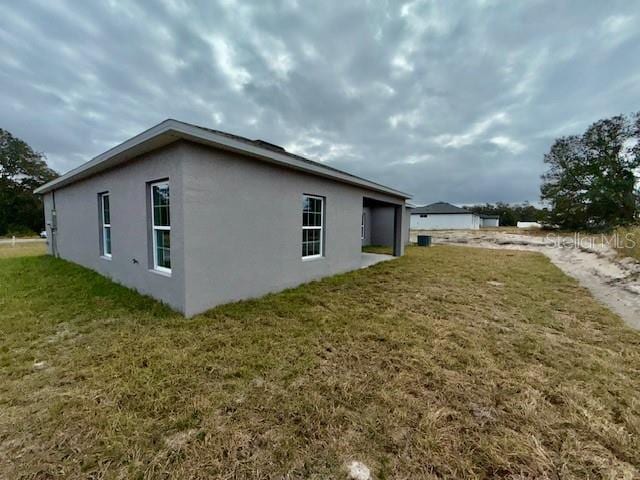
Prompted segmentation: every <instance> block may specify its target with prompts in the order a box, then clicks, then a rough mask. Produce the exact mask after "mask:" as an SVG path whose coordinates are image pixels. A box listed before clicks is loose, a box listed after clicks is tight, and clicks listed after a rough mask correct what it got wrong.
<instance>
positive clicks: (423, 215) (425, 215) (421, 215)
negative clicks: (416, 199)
mask: <svg viewBox="0 0 640 480" xmlns="http://www.w3.org/2000/svg"><path fill="white" fill-rule="evenodd" d="M428 216H429V215H427V214H426V213H421V214H420V218H427V217H428Z"/></svg>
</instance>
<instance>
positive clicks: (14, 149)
mask: <svg viewBox="0 0 640 480" xmlns="http://www.w3.org/2000/svg"><path fill="white" fill-rule="evenodd" d="M57 176H58V173H57V172H55V171H54V170H52V169H51V168H49V167H48V166H47V162H46V159H45V156H44V155H43V154H42V153H38V152H35V151H34V150H33V149H32V148H31V147H30V146H29V145H27V143H26V142H24V141H22V140H20V139H19V138H16V137H14V136H13V135H11V133H9V132H7V131H6V130H3V129H1V128H0V235H24V234H31V233H37V232H40V231H41V230H42V229H43V228H44V215H43V209H42V199H41V198H40V196H39V195H35V194H34V193H33V190H34V189H36V188H38V187H39V186H40V185H43V184H44V183H46V182H48V181H50V180H53V179H54V178H56V177H57Z"/></svg>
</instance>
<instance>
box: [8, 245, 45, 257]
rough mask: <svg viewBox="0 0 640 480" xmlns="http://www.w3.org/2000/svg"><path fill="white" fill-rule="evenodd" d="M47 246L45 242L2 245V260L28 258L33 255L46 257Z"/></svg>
mask: <svg viewBox="0 0 640 480" xmlns="http://www.w3.org/2000/svg"><path fill="white" fill-rule="evenodd" d="M46 250H47V246H46V244H45V243H44V242H25V243H16V244H15V245H11V244H10V243H0V259H2V258H11V257H26V256H33V255H44V254H45V253H46Z"/></svg>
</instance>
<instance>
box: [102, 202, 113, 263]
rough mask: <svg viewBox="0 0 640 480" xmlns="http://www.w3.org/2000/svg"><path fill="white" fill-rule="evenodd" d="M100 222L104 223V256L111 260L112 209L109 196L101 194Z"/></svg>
mask: <svg viewBox="0 0 640 480" xmlns="http://www.w3.org/2000/svg"><path fill="white" fill-rule="evenodd" d="M100 217H101V218H100V221H101V223H102V256H103V257H106V258H111V208H110V206H109V194H108V193H101V194H100Z"/></svg>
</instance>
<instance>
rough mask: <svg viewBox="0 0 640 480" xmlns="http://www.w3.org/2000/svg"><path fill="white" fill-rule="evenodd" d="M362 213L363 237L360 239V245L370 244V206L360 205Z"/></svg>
mask: <svg viewBox="0 0 640 480" xmlns="http://www.w3.org/2000/svg"><path fill="white" fill-rule="evenodd" d="M362 213H363V215H364V238H363V239H362V245H363V246H365V245H371V208H369V207H362Z"/></svg>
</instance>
